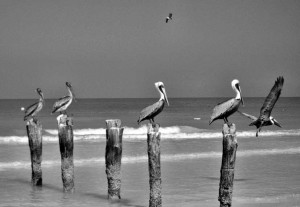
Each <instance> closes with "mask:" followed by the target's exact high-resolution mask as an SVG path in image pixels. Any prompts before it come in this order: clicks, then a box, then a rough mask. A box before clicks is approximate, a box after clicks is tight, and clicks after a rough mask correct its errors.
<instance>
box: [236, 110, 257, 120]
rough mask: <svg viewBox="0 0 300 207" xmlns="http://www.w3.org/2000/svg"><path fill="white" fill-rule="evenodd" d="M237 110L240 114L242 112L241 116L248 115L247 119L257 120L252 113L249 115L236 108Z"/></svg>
mask: <svg viewBox="0 0 300 207" xmlns="http://www.w3.org/2000/svg"><path fill="white" fill-rule="evenodd" d="M238 112H239V113H240V114H242V115H243V116H245V117H248V118H249V119H251V120H253V121H256V120H257V117H256V116H252V115H250V114H246V113H244V112H241V111H239V110H238Z"/></svg>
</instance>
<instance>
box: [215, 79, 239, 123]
mask: <svg viewBox="0 0 300 207" xmlns="http://www.w3.org/2000/svg"><path fill="white" fill-rule="evenodd" d="M231 87H232V89H233V90H234V91H235V92H236V96H235V98H232V99H229V100H228V101H225V102H222V103H219V104H218V105H216V106H215V108H214V109H213V112H212V115H211V118H210V121H209V124H211V123H212V122H214V121H215V120H217V119H223V120H224V122H225V123H226V124H227V125H228V126H230V125H231V123H229V122H228V117H229V116H230V115H232V114H233V113H235V112H236V111H237V110H238V108H239V106H240V103H242V104H243V105H244V101H243V98H242V96H241V88H240V83H239V81H238V80H237V79H234V80H233V81H232V82H231Z"/></svg>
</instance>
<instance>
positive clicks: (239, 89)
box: [236, 84, 244, 106]
mask: <svg viewBox="0 0 300 207" xmlns="http://www.w3.org/2000/svg"><path fill="white" fill-rule="evenodd" d="M236 87H237V89H238V91H239V92H240V96H241V102H242V105H243V106H244V99H243V97H242V91H241V87H240V84H237V86H236Z"/></svg>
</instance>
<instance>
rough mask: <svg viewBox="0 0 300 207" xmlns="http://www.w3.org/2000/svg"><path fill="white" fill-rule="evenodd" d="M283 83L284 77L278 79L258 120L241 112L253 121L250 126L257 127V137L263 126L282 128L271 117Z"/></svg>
mask: <svg viewBox="0 0 300 207" xmlns="http://www.w3.org/2000/svg"><path fill="white" fill-rule="evenodd" d="M283 82H284V79H283V77H282V76H280V77H278V78H277V80H276V81H275V84H274V86H273V88H272V89H271V91H270V93H269V95H268V96H267V98H266V99H265V102H264V104H263V106H262V107H261V109H260V115H259V117H258V118H257V117H255V116H252V115H250V114H246V113H243V112H240V111H239V112H240V113H241V114H242V115H244V116H246V117H248V118H249V119H252V120H253V122H252V123H251V124H250V125H249V126H253V125H254V126H256V128H257V131H256V137H258V132H260V131H261V128H262V127H263V126H270V125H276V126H278V127H281V125H280V124H279V123H278V121H277V120H276V119H274V117H272V116H271V112H272V109H273V108H274V106H275V103H276V102H277V100H278V98H279V96H280V94H281V89H282V87H283Z"/></svg>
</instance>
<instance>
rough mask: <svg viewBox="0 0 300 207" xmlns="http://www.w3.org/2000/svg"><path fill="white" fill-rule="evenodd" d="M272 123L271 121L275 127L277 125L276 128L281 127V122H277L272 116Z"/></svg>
mask: <svg viewBox="0 0 300 207" xmlns="http://www.w3.org/2000/svg"><path fill="white" fill-rule="evenodd" d="M270 121H271V123H272V124H273V125H274V124H275V125H276V126H278V127H281V125H280V124H279V122H278V121H276V119H274V117H273V116H270Z"/></svg>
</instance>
